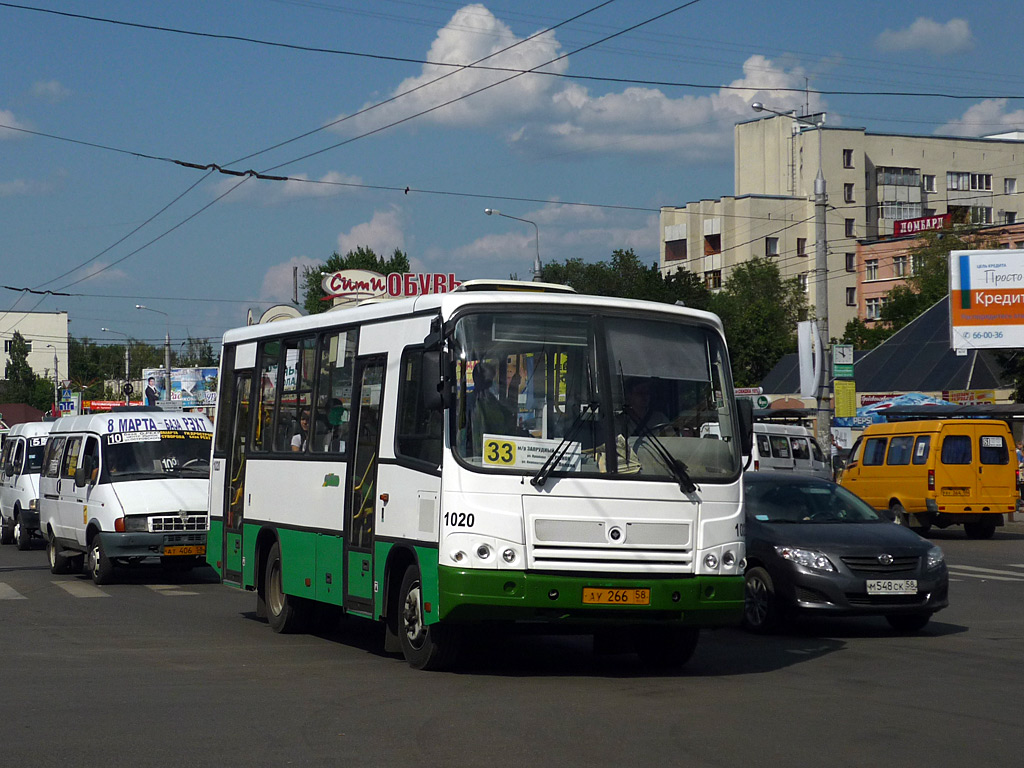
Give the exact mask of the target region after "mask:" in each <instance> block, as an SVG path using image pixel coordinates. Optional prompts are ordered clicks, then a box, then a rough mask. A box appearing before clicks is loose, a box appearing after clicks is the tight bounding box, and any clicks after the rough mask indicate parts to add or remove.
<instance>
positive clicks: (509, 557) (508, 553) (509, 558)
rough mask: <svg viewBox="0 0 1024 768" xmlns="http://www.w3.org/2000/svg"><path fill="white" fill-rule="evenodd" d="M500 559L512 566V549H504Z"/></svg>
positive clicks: (513, 556)
mask: <svg viewBox="0 0 1024 768" xmlns="http://www.w3.org/2000/svg"><path fill="white" fill-rule="evenodd" d="M501 559H502V560H504V561H505V562H506V563H509V564H512V563H514V562H515V561H516V551H515V550H514V549H511V548H509V549H506V550H505V551H504V552H502V553H501Z"/></svg>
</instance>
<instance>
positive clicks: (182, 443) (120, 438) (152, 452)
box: [103, 429, 211, 483]
mask: <svg viewBox="0 0 1024 768" xmlns="http://www.w3.org/2000/svg"><path fill="white" fill-rule="evenodd" d="M210 438H211V435H210V434H209V433H204V432H186V431H181V430H176V429H165V430H153V431H149V432H115V433H114V434H110V435H104V437H103V445H104V457H105V458H104V465H105V466H106V472H107V476H108V477H109V478H110V481H111V482H114V483H116V482H121V481H125V480H142V479H152V478H162V477H191V478H196V477H209V475H210Z"/></svg>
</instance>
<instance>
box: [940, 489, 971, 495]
mask: <svg viewBox="0 0 1024 768" xmlns="http://www.w3.org/2000/svg"><path fill="white" fill-rule="evenodd" d="M942 495H943V496H970V495H971V489H970V488H943V489H942Z"/></svg>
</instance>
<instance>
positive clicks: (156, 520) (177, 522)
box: [149, 514, 210, 533]
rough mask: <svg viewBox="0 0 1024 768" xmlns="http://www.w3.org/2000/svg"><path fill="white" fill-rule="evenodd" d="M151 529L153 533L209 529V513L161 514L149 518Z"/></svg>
mask: <svg viewBox="0 0 1024 768" xmlns="http://www.w3.org/2000/svg"><path fill="white" fill-rule="evenodd" d="M149 529H150V531H152V532H153V533H168V532H176V531H208V530H209V529H210V517H209V515H205V514H202V515H160V516H154V517H151V518H149Z"/></svg>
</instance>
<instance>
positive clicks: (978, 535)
mask: <svg viewBox="0 0 1024 768" xmlns="http://www.w3.org/2000/svg"><path fill="white" fill-rule="evenodd" d="M995 532H996V527H995V525H993V524H992V523H964V533H965V534H967V538H968V539H991V538H992V534H994V533H995Z"/></svg>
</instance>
